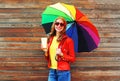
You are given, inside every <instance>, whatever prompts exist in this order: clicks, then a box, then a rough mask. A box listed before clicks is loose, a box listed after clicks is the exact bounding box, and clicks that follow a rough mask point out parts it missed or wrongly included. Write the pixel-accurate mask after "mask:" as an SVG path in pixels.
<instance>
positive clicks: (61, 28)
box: [55, 19, 65, 33]
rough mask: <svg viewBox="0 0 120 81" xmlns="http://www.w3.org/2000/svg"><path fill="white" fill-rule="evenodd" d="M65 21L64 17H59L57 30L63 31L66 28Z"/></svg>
mask: <svg viewBox="0 0 120 81" xmlns="http://www.w3.org/2000/svg"><path fill="white" fill-rule="evenodd" d="M64 26H65V25H64V22H63V20H62V19H57V20H56V22H55V30H56V32H58V33H59V32H61V31H62V30H63V29H64Z"/></svg>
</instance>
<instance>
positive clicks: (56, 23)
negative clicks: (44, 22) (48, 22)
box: [55, 22, 64, 26]
mask: <svg viewBox="0 0 120 81" xmlns="http://www.w3.org/2000/svg"><path fill="white" fill-rule="evenodd" d="M55 25H56V26H58V25H60V26H64V24H63V23H59V22H55Z"/></svg>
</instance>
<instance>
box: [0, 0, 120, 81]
mask: <svg viewBox="0 0 120 81" xmlns="http://www.w3.org/2000/svg"><path fill="white" fill-rule="evenodd" d="M59 1H61V2H64V3H68V4H73V5H75V6H76V7H78V8H79V10H81V11H82V12H83V13H84V14H86V15H87V16H88V18H89V19H90V20H91V21H92V22H93V23H94V25H95V26H96V27H97V29H98V31H99V34H100V38H101V42H100V45H99V48H97V49H96V50H94V51H92V52H84V53H78V54H76V62H75V63H73V64H72V65H71V67H72V69H71V72H72V81H120V0H0V81H47V76H48V68H47V63H46V61H45V59H44V57H43V52H42V51H41V50H40V38H41V37H42V36H46V35H45V32H44V30H43V28H42V26H41V13H42V12H43V10H44V9H45V8H46V6H47V5H50V4H54V3H56V2H59Z"/></svg>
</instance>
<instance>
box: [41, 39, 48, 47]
mask: <svg viewBox="0 0 120 81" xmlns="http://www.w3.org/2000/svg"><path fill="white" fill-rule="evenodd" d="M41 45H42V48H47V37H42V38H41Z"/></svg>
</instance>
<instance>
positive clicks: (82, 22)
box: [42, 3, 100, 52]
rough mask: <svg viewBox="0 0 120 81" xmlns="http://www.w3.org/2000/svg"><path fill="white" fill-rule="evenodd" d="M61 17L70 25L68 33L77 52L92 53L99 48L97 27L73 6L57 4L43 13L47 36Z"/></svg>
mask: <svg viewBox="0 0 120 81" xmlns="http://www.w3.org/2000/svg"><path fill="white" fill-rule="evenodd" d="M59 16H61V17H63V18H65V19H66V21H67V23H68V24H67V29H66V33H67V35H68V36H69V37H71V38H72V39H73V41H74V47H75V52H90V51H92V50H94V49H95V48H97V47H98V44H99V42H100V37H99V34H98V31H97V29H96V27H95V26H94V25H93V24H92V23H91V22H90V20H88V18H87V17H86V16H85V15H84V14H83V13H81V11H80V10H79V9H77V8H76V7H75V6H73V5H68V4H65V3H56V4H53V5H49V6H47V8H46V9H45V10H44V11H43V13H42V26H43V27H44V29H45V32H46V33H47V34H48V33H49V32H50V30H51V25H52V23H53V22H54V20H55V19H56V18H57V17H59Z"/></svg>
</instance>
